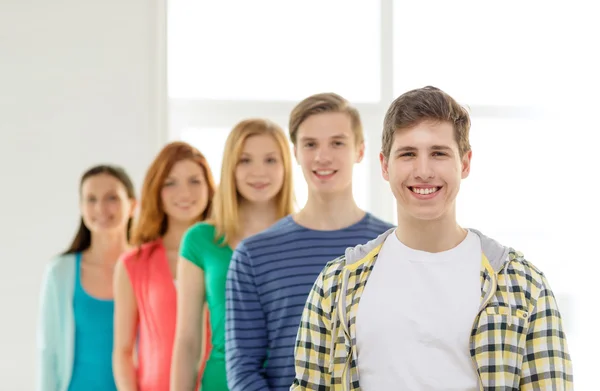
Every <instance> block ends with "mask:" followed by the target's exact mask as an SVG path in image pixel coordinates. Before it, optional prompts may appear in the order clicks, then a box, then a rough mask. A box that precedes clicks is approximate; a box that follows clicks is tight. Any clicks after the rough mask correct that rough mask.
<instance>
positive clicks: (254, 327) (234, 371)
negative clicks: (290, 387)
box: [225, 244, 269, 391]
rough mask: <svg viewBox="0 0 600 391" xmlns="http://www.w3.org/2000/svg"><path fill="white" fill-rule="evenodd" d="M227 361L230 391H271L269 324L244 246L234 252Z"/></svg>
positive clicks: (228, 292) (229, 284)
mask: <svg viewBox="0 0 600 391" xmlns="http://www.w3.org/2000/svg"><path fill="white" fill-rule="evenodd" d="M225 291H226V295H227V300H226V314H227V315H226V316H227V324H226V331H225V361H226V365H227V384H228V385H229V389H230V391H268V390H269V386H268V384H267V380H266V378H265V370H264V363H265V360H266V359H267V348H268V340H267V322H266V320H265V315H264V312H263V309H262V307H261V304H260V301H259V297H258V292H257V289H256V284H255V281H254V271H253V268H252V266H251V263H250V259H249V256H248V254H247V253H246V251H245V248H244V245H243V244H241V245H239V246H238V248H237V249H236V250H235V251H234V253H233V256H232V258H231V263H230V265H229V272H228V274H227V283H226V290H225Z"/></svg>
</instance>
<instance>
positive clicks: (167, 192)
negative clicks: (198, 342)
mask: <svg viewBox="0 0 600 391" xmlns="http://www.w3.org/2000/svg"><path fill="white" fill-rule="evenodd" d="M214 193H215V184H214V180H213V176H212V173H211V170H210V167H209V165H208V163H207V161H206V158H205V157H204V155H202V153H200V152H199V151H198V150H197V149H195V148H193V147H192V146H190V145H188V144H187V143H183V142H172V143H170V144H168V145H166V146H165V147H164V148H163V149H162V150H161V151H160V153H159V154H158V155H157V156H156V158H155V159H154V162H153V163H152V164H151V166H150V168H149V169H148V172H147V174H146V178H145V180H144V184H143V187H142V195H141V205H140V212H139V218H138V220H137V221H136V223H135V225H134V228H133V232H132V244H133V245H135V246H136V248H135V249H133V250H131V251H129V252H128V253H127V254H125V255H124V256H123V257H122V260H121V261H120V262H119V263H118V264H117V268H116V270H115V280H114V281H115V282H114V285H115V321H114V328H115V331H114V332H115V338H114V350H113V369H114V374H115V380H116V382H117V386H118V388H119V390H120V391H127V390H130V391H150V390H151V391H168V390H169V375H170V364H171V354H172V348H173V341H174V336H175V321H176V308H177V294H176V280H177V279H178V278H181V277H182V276H181V274H179V273H177V261H178V253H179V243H180V241H181V237H182V236H183V234H184V232H185V231H186V230H187V229H188V228H189V227H190V226H191V225H192V224H194V223H196V222H199V221H203V220H204V219H205V218H206V217H207V216H208V215H209V213H210V212H211V209H212V206H213V202H212V201H213V196H214ZM136 361H137V364H136Z"/></svg>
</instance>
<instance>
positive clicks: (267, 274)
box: [225, 213, 392, 391]
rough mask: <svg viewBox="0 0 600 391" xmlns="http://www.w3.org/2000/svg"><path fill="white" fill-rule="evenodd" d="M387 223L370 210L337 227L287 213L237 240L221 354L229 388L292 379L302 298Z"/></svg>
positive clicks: (284, 384) (286, 384) (244, 390)
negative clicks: (330, 265) (305, 223)
mask: <svg viewBox="0 0 600 391" xmlns="http://www.w3.org/2000/svg"><path fill="white" fill-rule="evenodd" d="M391 227H392V225H391V224H389V223H386V222H384V221H382V220H379V219H378V218H376V217H374V216H373V215H371V214H370V213H367V214H366V215H365V217H364V218H362V219H361V220H360V221H359V222H357V223H356V224H353V225H351V226H349V227H347V228H344V229H341V230H334V231H317V230H311V229H308V228H305V227H302V226H300V225H298V224H297V223H296V222H295V221H294V220H293V218H292V217H291V216H287V217H285V218H283V219H281V220H279V221H278V222H277V223H275V224H274V225H273V226H271V227H270V228H269V229H267V230H265V231H263V232H261V233H259V234H257V235H255V236H252V237H250V238H248V239H246V240H244V241H242V242H241V243H240V244H239V245H238V247H237V248H236V250H235V251H234V254H233V257H232V259H231V263H230V266H229V273H228V277H227V285H226V294H227V301H226V325H225V327H226V331H225V339H226V341H225V348H226V352H225V357H226V363H227V381H228V385H229V389H230V390H231V391H259V390H260V391H268V390H270V391H279V390H281V391H283V390H289V388H290V386H291V384H292V382H293V381H294V375H295V374H294V345H295V342H296V334H297V332H298V326H299V325H300V318H301V316H302V311H303V309H304V304H305V303H306V299H307V297H308V294H309V292H310V289H311V288H312V286H313V284H314V282H315V280H316V279H317V277H318V276H319V273H320V272H321V270H322V269H323V267H324V266H325V264H326V263H327V262H329V261H331V260H332V259H334V258H337V257H339V256H340V255H343V254H344V252H345V250H346V248H348V247H354V246H356V245H357V244H363V243H366V242H368V241H369V240H371V239H374V238H375V237H377V236H378V235H380V234H381V233H383V232H385V231H386V230H387V229H389V228H391Z"/></svg>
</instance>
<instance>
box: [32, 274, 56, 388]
mask: <svg viewBox="0 0 600 391" xmlns="http://www.w3.org/2000/svg"><path fill="white" fill-rule="evenodd" d="M55 284H56V281H54V276H53V274H52V272H51V267H50V266H48V267H47V268H46V271H45V273H44V277H43V280H42V289H41V292H40V306H39V319H38V324H37V349H36V350H37V352H36V356H37V357H36V359H37V367H38V374H37V380H36V391H59V389H58V383H59V381H58V376H59V374H58V371H57V369H56V366H55V364H56V360H57V357H56V351H55V346H54V343H55V342H54V340H55V339H56V336H55V335H54V332H55V331H56V330H57V329H58V328H59V327H60V326H59V325H58V324H56V320H57V319H58V316H59V314H58V313H57V312H58V310H57V301H58V293H57V291H56V285H55Z"/></svg>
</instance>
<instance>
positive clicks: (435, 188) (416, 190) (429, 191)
mask: <svg viewBox="0 0 600 391" xmlns="http://www.w3.org/2000/svg"><path fill="white" fill-rule="evenodd" d="M408 188H409V189H410V191H412V192H413V193H416V194H420V195H428V194H433V193H437V192H438V191H440V189H441V188H442V187H441V186H432V187H413V186H408Z"/></svg>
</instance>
